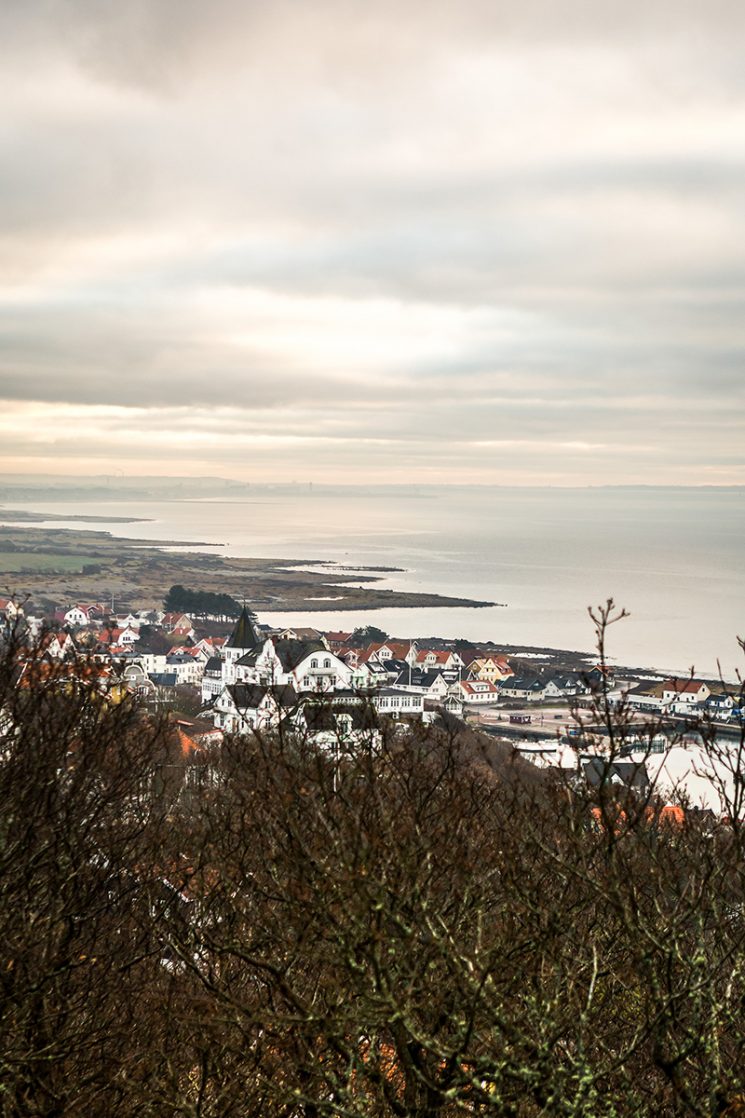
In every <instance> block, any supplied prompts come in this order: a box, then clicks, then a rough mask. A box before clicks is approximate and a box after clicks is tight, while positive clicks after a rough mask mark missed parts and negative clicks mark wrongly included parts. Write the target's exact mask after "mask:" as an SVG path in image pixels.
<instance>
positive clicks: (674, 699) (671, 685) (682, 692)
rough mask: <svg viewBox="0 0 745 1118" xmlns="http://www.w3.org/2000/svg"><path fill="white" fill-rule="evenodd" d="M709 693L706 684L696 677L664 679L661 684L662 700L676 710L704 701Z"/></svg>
mask: <svg viewBox="0 0 745 1118" xmlns="http://www.w3.org/2000/svg"><path fill="white" fill-rule="evenodd" d="M710 695H711V690H710V689H709V687H708V686H707V684H705V683H702V682H701V681H700V680H697V679H666V680H665V682H664V683H663V685H662V702H663V704H664V705H665V706H674V707H675V709H677V710H678V711H680V710H683V711H685V709H686V708H690V707H693V706H696V704H698V703H704V702H706V700H707V699H708V698H709V696H710Z"/></svg>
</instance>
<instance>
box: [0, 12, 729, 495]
mask: <svg viewBox="0 0 745 1118" xmlns="http://www.w3.org/2000/svg"><path fill="white" fill-rule="evenodd" d="M744 45H745V5H743V4H742V2H741V0H732V2H731V3H730V2H728V0H694V2H688V3H686V2H685V0H675V2H672V0H655V3H653V4H650V2H649V0H623V2H618V3H615V2H613V3H610V2H604V0H543V2H542V0H507V2H500V0H489V2H483V3H482V2H481V0H452V2H451V0H442V2H438V0H427V2H426V3H425V2H423V0H406V3H401V2H400V0H396V2H395V3H393V2H390V3H389V2H387V0H376V2H375V3H372V2H369V3H365V2H364V0H355V2H352V0H346V2H345V0H312V2H311V0H271V2H267V0H261V2H257V3H251V2H249V0H210V2H209V3H207V2H205V0H126V2H125V0H2V4H0V103H1V104H2V112H1V113H0V150H1V151H2V160H1V162H0V331H1V333H2V349H1V352H0V389H1V392H2V397H3V398H4V399H3V404H2V407H1V408H0V436H1V438H0V447H1V448H2V455H3V460H2V461H0V469H5V470H6V471H23V472H29V471H36V470H38V471H43V472H49V471H50V470H55V471H60V472H66V473H77V472H85V471H88V470H90V471H92V472H95V473H113V472H117V471H120V472H122V473H124V474H128V473H171V474H182V475H183V474H189V473H191V474H199V473H209V474H221V475H223V476H227V477H234V478H238V479H245V480H257V481H259V480H263V481H266V480H281V481H291V480H313V481H324V480H338V481H341V480H347V481H357V480H359V481H369V480H373V479H374V480H377V481H392V482H404V481H407V480H414V481H417V482H429V481H431V482H443V481H460V482H464V481H474V482H486V483H489V482H498V483H499V482H503V483H505V484H523V483H524V484H544V483H551V484H584V483H591V484H601V483H623V482H635V483H638V482H654V483H671V484H676V483H681V484H699V483H701V484H717V483H719V484H731V483H743V482H745V468H744V462H745V437H744V435H745V433H744V431H743V415H744V414H745V410H744V408H743V404H744V403H745V369H744V366H743V355H744V353H745V315H744V314H743V296H744V294H745V68H743V65H742V55H743V46H744Z"/></svg>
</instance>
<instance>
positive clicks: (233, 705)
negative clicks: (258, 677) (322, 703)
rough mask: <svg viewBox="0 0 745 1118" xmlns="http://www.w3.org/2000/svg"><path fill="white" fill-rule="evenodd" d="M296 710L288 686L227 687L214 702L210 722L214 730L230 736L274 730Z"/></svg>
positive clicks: (292, 694)
mask: <svg viewBox="0 0 745 1118" xmlns="http://www.w3.org/2000/svg"><path fill="white" fill-rule="evenodd" d="M296 706H297V692H296V691H295V689H294V687H292V686H290V685H283V686H280V687H271V686H266V685H264V684H260V683H229V684H226V685H225V686H224V687H223V688H222V690H221V691H220V694H219V695H218V696H217V698H216V699H215V703H214V706H213V715H214V722H215V726H216V727H218V728H219V729H221V730H224V731H225V732H226V733H230V734H245V733H248V732H249V731H251V730H269V729H274V728H275V727H276V726H278V725H279V723H280V721H281V719H282V718H283V717H285V716H286V715H288V714H289V713H290V711H292V710H293V709H294V708H295V707H296Z"/></svg>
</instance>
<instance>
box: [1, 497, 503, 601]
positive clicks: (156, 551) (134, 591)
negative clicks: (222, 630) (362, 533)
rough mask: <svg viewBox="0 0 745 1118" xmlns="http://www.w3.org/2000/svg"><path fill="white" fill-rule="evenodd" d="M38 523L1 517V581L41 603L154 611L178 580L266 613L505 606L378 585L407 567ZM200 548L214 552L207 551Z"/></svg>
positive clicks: (190, 587) (192, 587)
mask: <svg viewBox="0 0 745 1118" xmlns="http://www.w3.org/2000/svg"><path fill="white" fill-rule="evenodd" d="M13 515H14V517H15V515H16V514H15V513H14V514H13ZM31 515H34V514H31ZM2 518H3V517H2V510H0V520H2ZM44 519H46V518H44ZM122 520H124V518H122ZM27 523H28V525H29V526H27ZM32 523H33V522H23V523H21V524H19V523H18V522H17V521H15V522H14V524H13V526H11V525H8V524H0V578H2V579H3V581H4V584H5V586H6V587H7V588H8V589H9V590H10V589H11V586H10V585H8V584H15V585H13V586H12V589H13V591H14V592H15V593H16V594H18V595H21V596H26V595H29V596H30V597H31V599H32V600H38V601H39V602H40V603H42V602H47V603H48V602H59V603H60V604H61V603H64V602H72V601H99V600H101V601H109V600H111V599H112V598H114V599H116V600H118V601H119V602H120V603H121V604H122V605H126V606H127V607H129V608H138V609H142V608H149V609H152V608H155V607H159V606H160V604H161V603H162V601H163V599H164V597H165V595H166V593H167V592H168V589H169V587H171V586H173V585H175V584H179V583H180V584H182V585H185V586H188V588H189V589H195V590H208V591H214V592H217V593H226V594H230V595H231V596H232V597H234V598H235V599H236V600H238V601H240V600H241V599H245V600H246V601H248V602H249V603H250V605H251V607H252V609H255V610H259V611H261V612H264V613H266V612H277V613H281V612H295V611H300V612H304V613H313V612H323V611H325V610H328V608H329V604H330V603H333V608H334V609H335V610H340V611H345V612H353V611H360V610H380V609H390V608H396V609H417V608H427V609H432V608H438V609H439V608H443V609H447V608H456V607H458V608H466V609H484V608H490V607H493V606H496V605H497V604H498V603H496V602H491V601H480V600H475V599H471V598H465V597H460V596H457V597H456V596H450V595H443V594H433V593H425V592H416V591H401V590H391V589H387V588H384V587H382V586H378V585H375V584H376V583H379V582H381V581H383V579H382V577H381V575H382V574H388V573H391V572H392V571H394V570H400V569H401V568H389V567H385V568H384V567H372V566H368V567H350V566H346V565H345V566H337V565H335V564H334V563H333V561H331V560H315V559H297V558H289V559H273V558H268V559H263V558H235V557H231V556H229V555H226V554H225V553H224V550H223V549H224V548H225V546H226V545H224V544H209V543H199V542H188V541H187V542H184V541H177V540H142V539H137V538H133V537H128V536H113V535H111V533H109V532H105V531H94V530H90V529H75V528H52V527H47V526H45V527H34V526H30V525H31V524H32ZM185 548H186V549H188V550H183V549H185ZM201 548H204V549H207V548H209V549H210V550H209V551H207V550H198V549H201ZM216 551H217V552H218V553H216ZM309 568H316V569H309ZM318 568H321V569H320V570H319V569H318ZM350 572H354V573H350ZM360 583H363V584H365V585H360Z"/></svg>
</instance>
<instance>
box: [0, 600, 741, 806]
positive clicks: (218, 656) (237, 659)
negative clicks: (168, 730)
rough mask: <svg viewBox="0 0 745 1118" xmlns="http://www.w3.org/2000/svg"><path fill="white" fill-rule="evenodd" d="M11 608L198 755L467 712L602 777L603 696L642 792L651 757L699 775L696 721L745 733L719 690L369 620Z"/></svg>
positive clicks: (619, 761)
mask: <svg viewBox="0 0 745 1118" xmlns="http://www.w3.org/2000/svg"><path fill="white" fill-rule="evenodd" d="M0 612H1V613H2V615H4V617H5V631H6V633H9V632H11V631H12V632H13V633H14V634H15V635H16V638H20V639H21V643H22V645H23V646H25V647H27V648H28V650H29V655H30V656H31V655H33V656H35V657H39V656H41V657H42V658H43V659H44V660H46V661H47V662H48V663H49V664H55V665H58V666H60V665H69V666H70V669H71V670H73V668H74V666H75V665H79V664H80V663H81V662H84V663H85V665H86V672H87V678H88V679H89V680H90V681H91V682H92V685H93V686H95V688H96V689H97V690H98V691H100V692H101V693H103V694H106V695H108V696H109V697H110V698H111V699H112V701H119V700H121V699H122V698H124V697H125V696H127V695H129V696H136V698H137V699H138V700H139V701H141V702H142V703H143V704H144V706H145V707H146V708H149V709H151V710H153V711H169V712H170V713H171V716H172V717H173V718H174V719H175V720H176V722H177V723H178V725H179V727H180V732H181V733H182V734H183V735H186V740H187V741H188V742H189V743H190V747H191V748H193V749H195V750H198V749H199V748H200V747H201V746H202V745H203V744H204V743H205V742H211V743H214V742H215V741H219V740H220V739H221V738H222V736H223V735H224V734H246V733H253V732H260V731H272V730H277V729H278V728H282V729H283V730H288V729H289V730H292V731H293V732H296V733H302V735H303V736H304V738H305V739H306V740H311V741H315V742H317V743H318V744H319V745H324V744H325V745H328V744H331V743H333V742H335V741H338V740H340V739H343V740H353V739H355V738H356V737H360V736H361V735H362V736H367V737H369V736H371V735H372V736H374V735H375V734H376V733H378V731H379V727H380V725H381V722H382V721H383V720H385V721H388V722H390V723H395V724H396V725H397V729H398V732H401V733H404V732H405V731H406V727H407V726H410V725H411V724H412V723H433V722H436V721H438V720H440V721H441V720H442V719H443V718H451V719H452V718H455V719H459V720H462V722H464V723H466V724H469V725H471V726H472V727H474V728H477V729H479V730H481V731H483V732H485V733H488V734H491V735H493V736H496V737H499V738H503V739H505V740H507V741H509V742H511V744H512V746H513V747H514V749H515V750H516V752H517V753H518V754H520V755H521V756H522V757H523V758H525V759H526V760H529V761H531V762H532V763H533V764H534V765H537V766H539V767H541V768H557V769H567V768H576V767H577V766H578V765H579V766H582V767H583V770H584V772H585V776H586V777H587V779H588V780H593V779H595V778H596V777H597V765H598V759H599V758H600V759H602V758H603V756H604V755H605V754H606V753H607V750H608V743H607V741H606V733H605V728H604V727H603V725H602V724H601V720H600V719H599V717H598V710H599V708H600V701H599V697H602V701H603V702H604V703H605V704H606V705H607V707H608V708H609V709H614V708H616V709H619V710H621V709H623V711H624V717H625V719H626V722H627V726H626V737H627V741H626V742H625V743H624V746H623V749H622V751H621V752H622V753H623V754H625V755H626V756H625V758H624V757H620V758H618V757H614V771H613V778H614V779H615V781H616V782H617V783H626V784H629V785H630V786H635V787H638V786H640V785H642V786H647V785H648V783H649V781H650V779H651V776H650V773H649V771H648V770H649V769H650V767H651V768H654V763H653V762H652V764H651V765H650V762H651V757H650V755H659V754H661V755H663V757H669V758H671V759H672V760H676V759H677V767H678V769H680V753H681V752H682V753H683V754H684V755H685V759H686V760H688V761H689V762H690V764H689V766H688V767H689V768H691V767H695V764H694V762H695V761H696V759H697V753H696V751H697V750H700V749H701V746H702V740H701V735H700V732H699V730H698V729H697V724H699V723H701V722H703V721H705V722H706V724H707V725H709V726H716V727H718V728H719V730H720V731H721V733H723V734H725V735H726V734H727V733H732V732H733V730H735V729H739V726H740V704H741V696H740V695H739V694H738V689H737V688H736V687H733V686H728V685H726V684H725V683H724V682H722V681H714V680H709V681H705V680H700V679H694V678H690V677H686V678H678V677H673V678H664V677H662V676H658V677H649V676H647V677H644V676H641V677H640V675H639V673H638V672H634V671H631V670H629V671H625V670H623V669H621V670H618V669H617V670H614V669H613V668H611V667H609V666H608V665H607V664H604V665H601V664H597V663H592V662H588V663H587V664H586V666H585V667H584V668H582V667H580V666H578V665H577V663H576V661H575V662H574V664H573V666H567V664H566V663H564V664H562V662H561V657H554V658H551V657H548V658H545V659H544V660H543V661H541V662H540V663H536V661H535V660H530V659H526V658H525V656H520V655H514V654H512V653H509V654H508V653H505V652H504V651H501V650H500V649H499V648H498V647H496V646H495V645H493V644H492V643H491V642H487V643H484V644H470V643H468V642H466V641H445V640H436V639H434V638H432V639H429V640H427V641H420V640H410V639H406V640H402V639H393V638H388V637H387V636H386V635H385V634H384V633H382V632H380V631H379V630H377V629H375V628H374V627H372V626H370V627H368V628H367V629H366V630H356V631H354V632H343V631H337V632H333V631H332V632H322V631H320V630H318V629H315V628H311V627H294V628H272V627H270V626H268V625H266V624H260V623H259V622H258V621H257V620H256V618H255V616H254V615H253V614H252V613H251V611H250V610H249V608H248V606H247V605H245V604H244V605H243V607H242V609H241V611H240V615H239V617H238V618H237V620H236V619H235V618H233V619H232V620H231V619H228V618H226V617H214V616H213V617H209V616H208V617H204V616H202V617H196V616H191V615H190V614H189V613H187V612H181V611H170V612H166V611H165V610H136V611H132V612H130V611H127V612H123V611H116V610H112V609H111V607H110V606H108V607H107V605H105V604H104V603H100V602H98V603H83V602H75V603H72V604H66V605H65V606H61V607H59V608H58V609H56V610H54V611H53V612H52V613H51V614H49V613H42V612H38V613H37V612H34V611H33V609H31V608H29V603H26V604H25V605H21V604H19V603H17V602H16V601H15V600H14V599H13V598H1V599H0ZM526 655H529V654H526ZM642 768H643V770H644V771H643V773H642V771H641V770H642ZM657 768H659V760H658V761H657ZM679 775H680V774H679ZM681 779H682V777H681ZM683 783H685V781H683Z"/></svg>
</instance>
